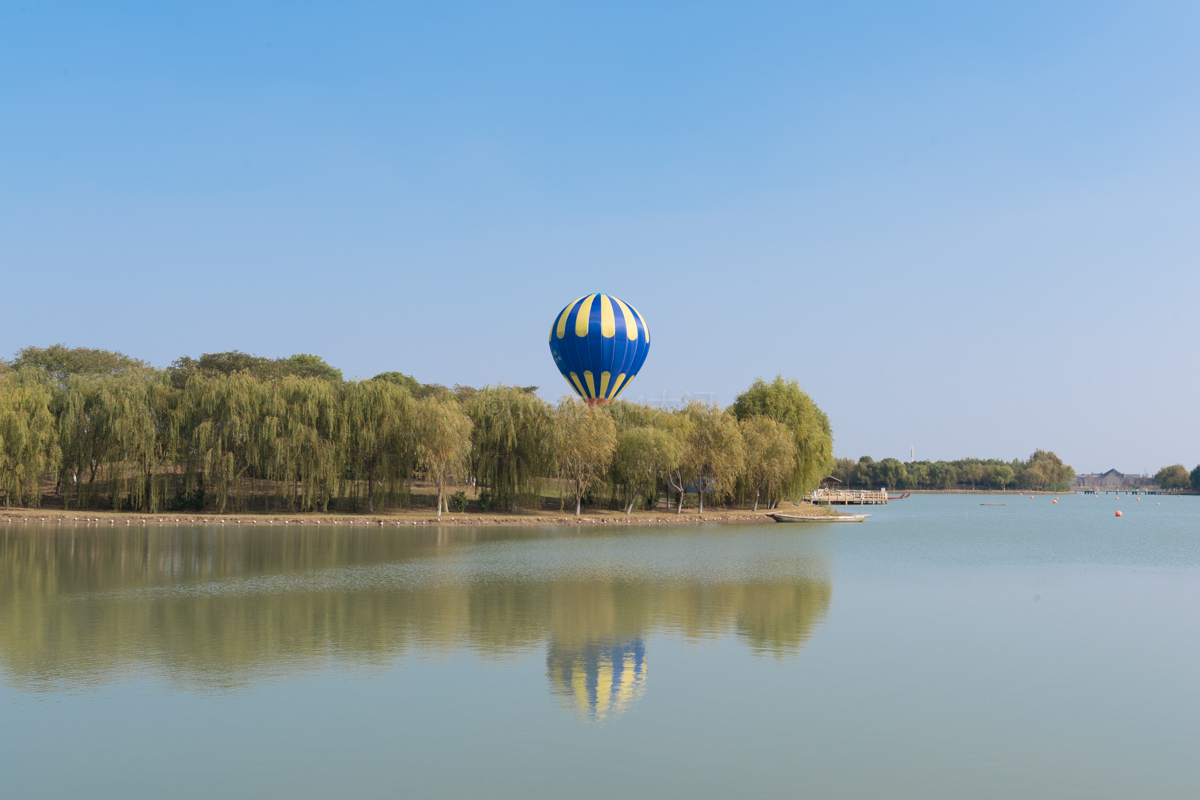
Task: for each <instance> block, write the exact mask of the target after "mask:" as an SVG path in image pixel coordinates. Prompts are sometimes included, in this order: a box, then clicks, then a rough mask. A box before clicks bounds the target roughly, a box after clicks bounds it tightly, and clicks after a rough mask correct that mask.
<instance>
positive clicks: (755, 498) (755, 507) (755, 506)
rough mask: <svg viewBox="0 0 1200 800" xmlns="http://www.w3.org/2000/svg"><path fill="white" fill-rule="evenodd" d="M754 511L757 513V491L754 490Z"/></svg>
mask: <svg viewBox="0 0 1200 800" xmlns="http://www.w3.org/2000/svg"><path fill="white" fill-rule="evenodd" d="M754 510H755V511H758V489H755V490H754Z"/></svg>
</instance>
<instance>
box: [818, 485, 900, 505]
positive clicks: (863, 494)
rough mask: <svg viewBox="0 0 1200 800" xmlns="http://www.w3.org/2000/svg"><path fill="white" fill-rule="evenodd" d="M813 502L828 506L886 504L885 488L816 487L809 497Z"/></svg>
mask: <svg viewBox="0 0 1200 800" xmlns="http://www.w3.org/2000/svg"><path fill="white" fill-rule="evenodd" d="M809 500H811V501H812V502H814V503H820V504H821V505H829V506H886V505H887V501H888V495H887V490H886V489H884V490H883V491H878V492H873V491H869V490H866V489H863V490H857V489H817V490H816V491H815V492H813V493H812V495H811V496H810V497H809Z"/></svg>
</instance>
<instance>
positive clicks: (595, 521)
mask: <svg viewBox="0 0 1200 800" xmlns="http://www.w3.org/2000/svg"><path fill="white" fill-rule="evenodd" d="M783 508H786V509H787V511H788V513H789V514H801V515H812V516H824V515H825V514H826V511H825V507H824V506H815V505H812V504H810V503H805V504H801V505H798V506H793V505H787V506H783V507H781V510H782V509H783ZM769 513H771V510H769V509H766V510H762V509H760V510H759V511H750V510H749V509H728V510H721V509H718V510H713V511H710V510H708V509H706V510H705V512H704V514H697V513H696V510H695V509H694V508H693V509H686V508H685V509H684V510H683V513H682V514H676V513H675V512H674V511H657V512H653V511H635V512H634V513H633V514H632V515H630V516H626V515H625V513H624V512H622V511H592V512H590V513H585V514H583V515H582V516H580V517H575V516H574V515H573V514H570V513H564V512H561V511H527V512H517V513H514V514H488V513H478V512H469V513H452V514H443V515H442V516H441V517H438V516H437V515H436V514H435V513H434V512H433V511H398V512H394V513H386V514H318V513H312V514H287V513H270V514H266V513H262V512H257V513H243V514H150V513H145V514H141V513H139V514H133V513H129V512H127V511H61V510H58V509H55V510H50V511H47V510H45V509H39V508H13V509H9V510H8V511H0V530H3V529H5V528H7V527H10V526H11V525H12V524H13V523H28V522H40V523H55V522H58V523H68V524H85V525H95V526H97V527H111V528H116V527H119V526H128V527H132V526H134V525H137V526H143V525H147V524H150V525H184V524H187V525H230V526H237V525H240V526H258V525H267V526H271V527H274V526H276V525H301V526H330V527H334V526H343V525H344V526H346V527H375V528H405V527H410V528H411V527H422V526H423V527H430V526H432V527H439V526H452V527H463V528H468V527H481V528H487V527H562V526H568V525H578V526H589V525H601V526H603V525H609V526H620V525H711V524H718V525H748V524H755V523H763V522H769V521H771V518H770V517H768V516H767V514H769Z"/></svg>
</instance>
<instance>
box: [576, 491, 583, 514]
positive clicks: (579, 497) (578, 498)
mask: <svg viewBox="0 0 1200 800" xmlns="http://www.w3.org/2000/svg"><path fill="white" fill-rule="evenodd" d="M582 505H583V495H582V494H580V493H579V492H576V493H575V516H577V517H578V516H579V510H580V506H582Z"/></svg>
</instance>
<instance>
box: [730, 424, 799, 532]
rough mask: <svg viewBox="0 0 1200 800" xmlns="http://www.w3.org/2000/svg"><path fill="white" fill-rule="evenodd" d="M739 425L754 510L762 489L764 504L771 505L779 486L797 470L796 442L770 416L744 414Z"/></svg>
mask: <svg viewBox="0 0 1200 800" xmlns="http://www.w3.org/2000/svg"><path fill="white" fill-rule="evenodd" d="M738 427H739V428H740V429H741V431H742V441H743V442H744V443H745V445H746V471H745V481H746V485H747V486H748V488H749V489H750V491H752V492H754V510H755V511H758V499H759V496H760V495H761V494H762V492H763V491H764V490H765V491H766V493H767V507H768V508H774V504H775V503H776V502H778V500H779V492H780V489H781V488H782V487H783V485H784V484H785V483H786V482H787V481H788V479H789V478H790V477H791V476H792V473H793V472H795V470H796V443H795V442H794V441H793V440H792V435H791V432H790V431H788V429H787V428H785V427H783V426H782V425H780V424H779V423H778V422H776V421H775V420H773V419H771V418H770V417H764V416H754V417H747V418H746V419H743V420H742V421H741V422H739V423H738Z"/></svg>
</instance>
